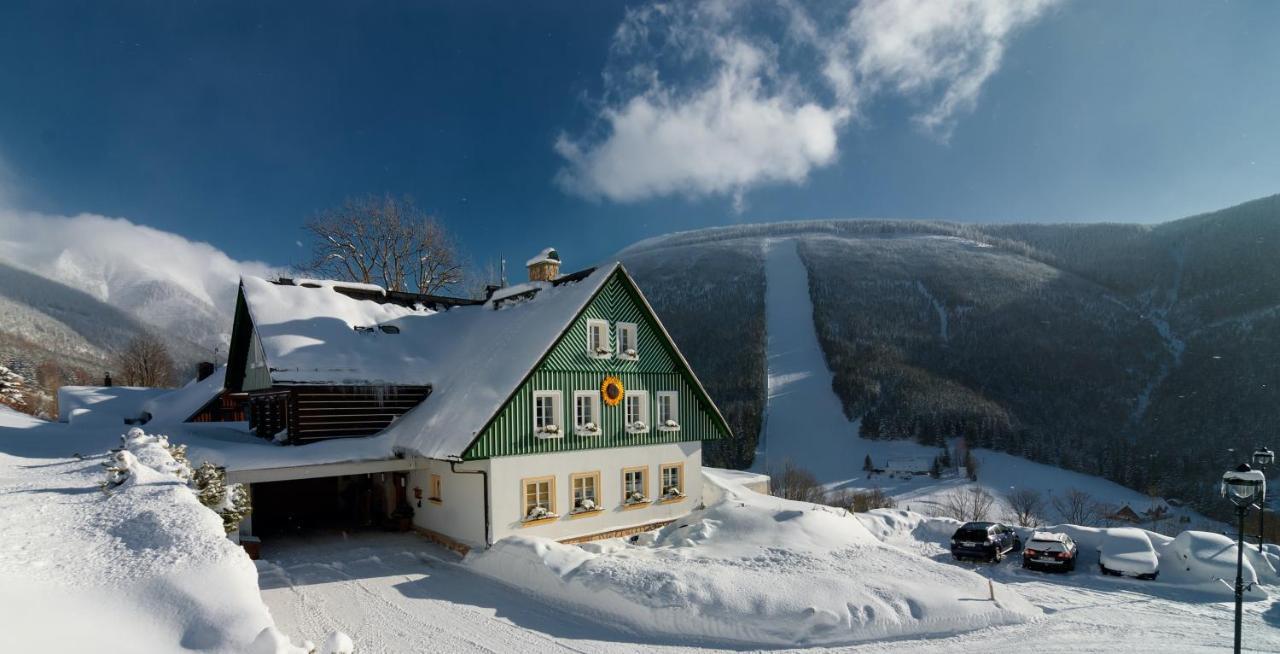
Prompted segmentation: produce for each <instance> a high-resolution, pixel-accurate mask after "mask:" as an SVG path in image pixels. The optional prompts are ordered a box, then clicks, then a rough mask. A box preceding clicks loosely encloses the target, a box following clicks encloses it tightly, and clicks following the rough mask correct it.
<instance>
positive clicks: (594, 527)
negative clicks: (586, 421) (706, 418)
mask: <svg viewBox="0 0 1280 654" xmlns="http://www.w3.org/2000/svg"><path fill="white" fill-rule="evenodd" d="M487 463H488V464H489V470H490V474H489V484H490V506H491V509H492V512H493V526H492V528H493V538H494V540H495V541H496V540H498V539H501V538H503V537H505V536H511V535H515V534H521V535H528V536H543V537H546V538H553V539H556V540H563V539H566V538H574V537H577V536H586V535H590V534H596V533H600V532H605V531H612V530H616V529H625V528H628V527H635V526H639V525H644V524H648V523H652V522H658V521H663V520H672V519H674V518H678V517H680V516H683V515H685V514H687V513H689V512H690V511H692V510H693V509H694V508H696V507H697V505H698V504H699V502H700V500H701V498H702V473H701V466H702V443H700V442H691V443H663V444H657V445H645V446H639V447H618V448H608V449H598V450H580V451H572V452H557V453H551V454H533V455H528V456H511V457H499V458H495V459H490V460H489V461H488V462H487ZM669 463H683V464H684V484H685V488H682V489H681V490H682V491H683V492H684V495H685V497H684V499H683V500H681V501H676V502H663V501H661V500H657V499H655V501H653V502H648V503H646V504H644V505H643V506H639V507H635V508H626V507H624V505H623V501H622V500H623V498H622V471H623V469H624V468H632V467H638V466H645V467H646V468H647V469H648V485H649V494H650V496H651V498H657V497H658V496H659V495H661V490H660V489H659V488H658V485H659V482H660V477H659V469H660V466H661V465H662V464H669ZM469 465H475V464H469ZM586 472H599V473H600V489H599V499H600V502H599V504H600V507H601V508H602V509H603V510H602V511H599V512H597V513H592V514H589V515H583V516H573V515H570V511H571V509H572V506H573V502H572V496H573V490H572V486H571V484H570V482H569V476H570V475H572V474H575V473H586ZM546 476H552V477H554V478H555V510H556V512H557V513H559V514H560V517H558V518H555V519H551V520H545V521H538V522H536V523H526V522H524V521H523V520H522V518H523V517H524V498H523V487H522V485H521V480H523V479H527V478H534V477H546Z"/></svg>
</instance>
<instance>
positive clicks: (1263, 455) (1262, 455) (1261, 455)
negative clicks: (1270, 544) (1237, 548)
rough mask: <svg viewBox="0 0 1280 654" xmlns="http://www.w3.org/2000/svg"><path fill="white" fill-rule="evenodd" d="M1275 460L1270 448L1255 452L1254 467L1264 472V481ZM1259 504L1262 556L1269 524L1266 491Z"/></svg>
mask: <svg viewBox="0 0 1280 654" xmlns="http://www.w3.org/2000/svg"><path fill="white" fill-rule="evenodd" d="M1275 460H1276V453H1275V452H1272V451H1271V450H1270V449H1269V448H1266V447H1259V448H1258V449H1256V450H1254V451H1253V465H1254V466H1255V467H1257V468H1258V470H1261V471H1262V478H1263V479H1266V477H1267V466H1269V465H1271V462H1272V461H1275ZM1259 503H1260V504H1261V508H1260V509H1259V510H1258V553H1259V554H1261V553H1262V544H1263V543H1265V542H1266V539H1267V531H1266V529H1265V527H1266V524H1267V493H1266V491H1265V490H1264V491H1263V493H1262V498H1261V500H1260V502H1259Z"/></svg>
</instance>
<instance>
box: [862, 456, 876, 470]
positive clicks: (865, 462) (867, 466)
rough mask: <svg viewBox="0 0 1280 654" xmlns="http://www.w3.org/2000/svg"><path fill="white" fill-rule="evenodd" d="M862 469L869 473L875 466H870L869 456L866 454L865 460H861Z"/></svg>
mask: <svg viewBox="0 0 1280 654" xmlns="http://www.w3.org/2000/svg"><path fill="white" fill-rule="evenodd" d="M862 469H863V470H865V471H867V472H871V471H872V470H873V469H875V466H873V465H871V455H870V454H868V455H867V456H866V458H865V459H863V460H862Z"/></svg>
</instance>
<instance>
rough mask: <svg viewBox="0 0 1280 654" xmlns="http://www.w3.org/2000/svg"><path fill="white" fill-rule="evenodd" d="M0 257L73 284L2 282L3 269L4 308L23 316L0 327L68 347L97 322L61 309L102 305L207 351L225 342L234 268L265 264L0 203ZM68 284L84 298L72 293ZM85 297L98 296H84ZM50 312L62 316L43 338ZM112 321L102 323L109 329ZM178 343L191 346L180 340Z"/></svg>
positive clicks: (88, 312)
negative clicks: (38, 286)
mask: <svg viewBox="0 0 1280 654" xmlns="http://www.w3.org/2000/svg"><path fill="white" fill-rule="evenodd" d="M0 263H2V264H6V265H8V266H12V267H14V268H17V269H20V270H23V271H27V272H30V273H33V274H35V275H39V276H40V277H43V278H44V279H47V280H51V281H53V282H57V283H59V284H61V285H62V288H64V289H70V290H60V291H58V292H56V293H55V294H54V295H53V296H47V295H46V294H44V293H41V292H32V291H31V290H29V289H17V288H9V285H10V284H15V285H16V284H17V283H18V281H19V280H18V279H17V278H16V275H15V273H14V272H12V271H10V272H9V273H7V274H6V282H5V283H4V284H0V286H4V287H6V291H7V292H6V293H5V296H6V297H7V298H8V300H9V302H10V304H9V306H8V307H7V308H8V309H9V310H10V311H12V312H15V313H17V314H19V316H20V317H18V318H14V319H12V320H8V321H5V322H4V323H0V332H7V333H13V334H19V335H21V336H23V337H24V338H27V339H29V340H31V341H33V342H34V343H36V344H37V345H39V346H41V347H43V348H46V349H48V350H51V351H54V352H59V351H63V350H68V349H70V350H72V351H74V349H75V348H77V347H83V346H82V344H81V343H79V342H77V339H80V340H87V341H91V342H92V340H93V339H94V338H95V334H94V333H93V331H94V330H92V329H85V328H84V327H83V326H81V325H77V324H68V323H69V322H71V321H67V320H62V319H61V318H62V314H64V313H65V312H67V311H69V310H70V311H74V312H75V313H77V314H78V315H79V316H81V317H82V318H84V319H87V320H93V317H95V316H97V315H101V314H107V313H108V312H106V311H103V310H101V309H100V307H101V306H102V305H107V306H110V307H114V308H116V309H117V310H118V311H122V312H124V313H125V314H127V315H128V316H130V317H132V318H133V319H134V320H135V321H136V322H137V323H139V324H141V325H145V326H147V327H149V328H151V329H153V330H155V331H157V332H158V333H160V334H161V335H162V336H164V337H166V338H167V339H169V340H170V341H171V342H172V343H174V344H176V345H178V347H179V349H185V350H191V351H193V352H198V353H199V354H202V355H204V356H208V355H209V352H210V350H211V349H212V348H213V347H214V346H216V345H224V346H225V344H226V341H227V332H228V331H229V329H230V325H231V313H232V311H233V309H234V301H235V289H236V281H237V280H238V279H239V277H240V275H241V274H254V275H265V274H267V273H268V272H269V270H270V269H269V267H268V266H266V265H265V264H262V263H257V262H242V261H236V260H233V259H231V258H230V257H228V256H227V255H226V254H224V253H223V252H222V251H220V250H218V249H217V248H215V247H213V246H211V245H209V244H206V243H196V242H192V241H189V240H187V239H185V238H183V237H181V236H179V235H177V234H173V233H169V232H164V231H161V230H157V229H153V228H150V227H145V226H142V225H137V224H134V223H131V222H129V221H127V220H124V219H119V218H107V217H104V216H96V215H90V214H82V215H79V216H74V217H63V216H47V215H41V214H32V213H17V212H12V211H6V210H0ZM24 285H25V286H31V285H32V284H30V283H24ZM75 292H78V293H81V294H83V296H80V297H73V296H72V294H73V293H75ZM85 296H87V297H88V298H92V299H93V300H96V303H94V302H87V301H85ZM23 305H25V308H24V306H23ZM50 314H53V315H54V317H55V319H59V320H60V324H59V325H57V326H56V327H57V328H56V329H55V330H54V332H53V333H51V334H50V335H49V336H45V335H44V334H45V332H43V331H42V330H41V329H40V327H42V326H43V325H44V323H40V321H41V320H43V319H44V318H45V317H46V316H48V315H50ZM108 317H110V316H108ZM16 322H22V323H26V324H25V326H26V327H27V328H26V329H23V330H21V331H19V329H18V328H19V327H23V326H24V325H16V326H15V325H14V324H13V323H16ZM46 322H47V321H46ZM118 322H119V320H118V319H115V320H106V321H105V323H106V325H107V326H108V329H110V327H111V325H113V324H115V323H118ZM35 323H39V326H33V325H34V324H35ZM10 328H13V331H10ZM184 343H185V344H189V345H188V346H187V347H183V346H182V344H184ZM94 345H97V344H94ZM224 351H225V350H224ZM88 354H89V355H93V354H95V353H93V352H89V353H88ZM181 358H186V357H185V356H183V357H181Z"/></svg>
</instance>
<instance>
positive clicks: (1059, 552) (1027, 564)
mask: <svg viewBox="0 0 1280 654" xmlns="http://www.w3.org/2000/svg"><path fill="white" fill-rule="evenodd" d="M1079 553H1080V548H1079V546H1077V545H1076V542H1075V541H1074V540H1071V537H1070V536H1068V535H1066V534H1054V533H1048V532H1040V531H1037V532H1035V533H1034V534H1031V540H1029V541H1027V545H1026V547H1024V548H1022V567H1024V568H1028V569H1031V570H1053V571H1061V572H1066V571H1068V570H1075V569H1076V555H1077V554H1079Z"/></svg>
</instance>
